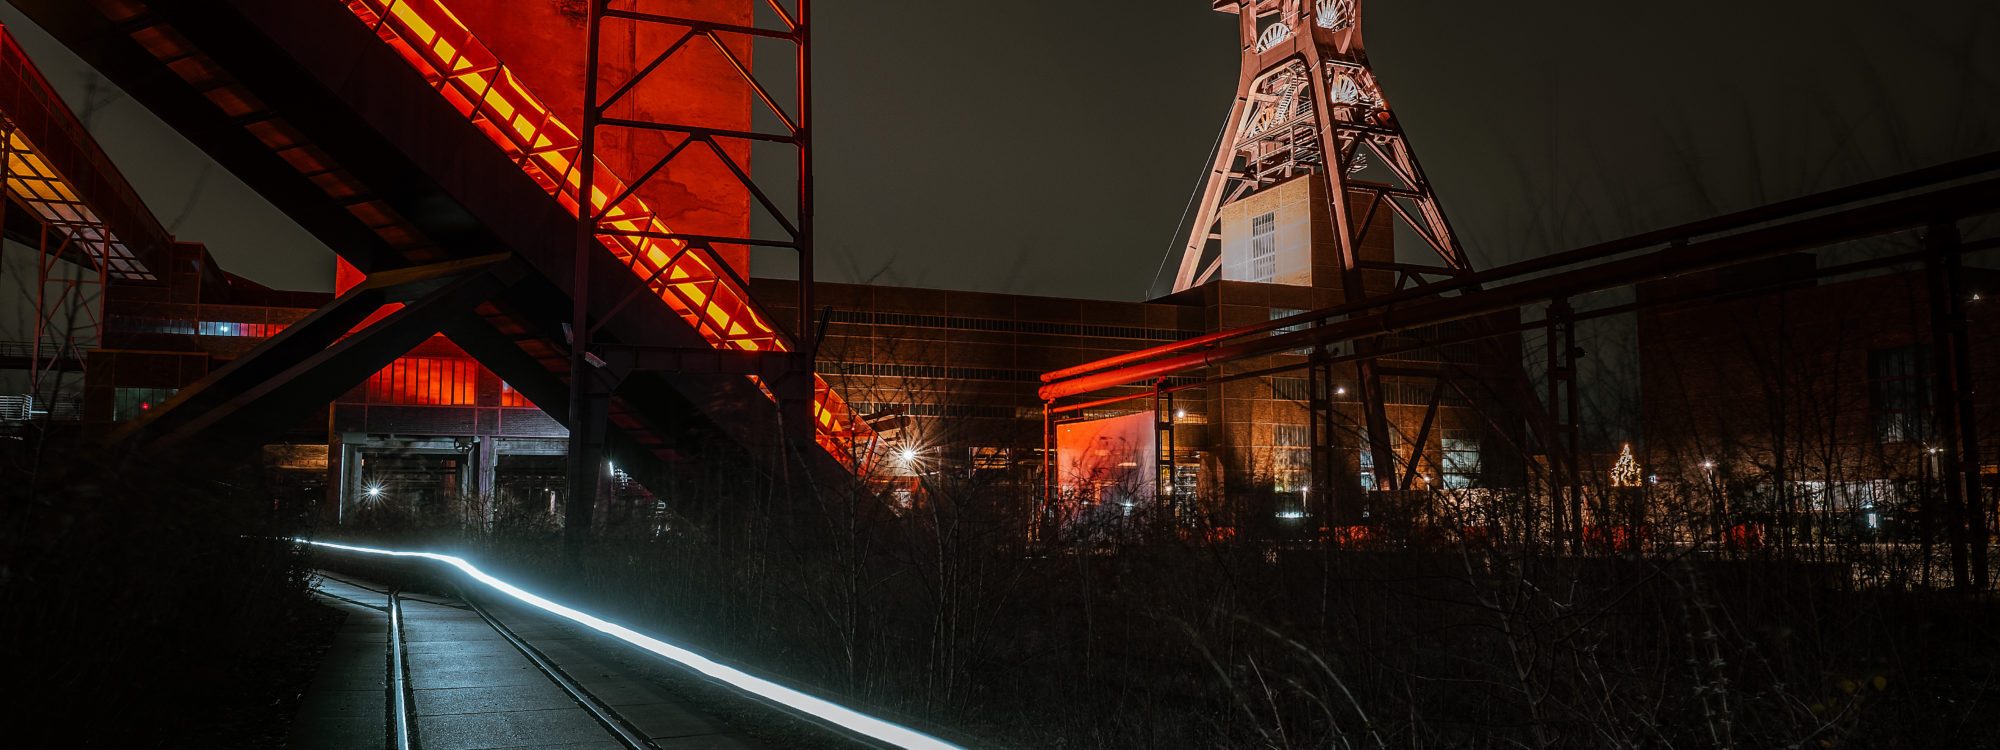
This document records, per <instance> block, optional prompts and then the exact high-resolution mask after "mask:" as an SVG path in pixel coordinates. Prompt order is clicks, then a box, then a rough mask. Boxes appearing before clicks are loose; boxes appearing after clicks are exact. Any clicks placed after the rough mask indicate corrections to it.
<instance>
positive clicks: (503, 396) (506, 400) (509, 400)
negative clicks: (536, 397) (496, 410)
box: [500, 380, 535, 407]
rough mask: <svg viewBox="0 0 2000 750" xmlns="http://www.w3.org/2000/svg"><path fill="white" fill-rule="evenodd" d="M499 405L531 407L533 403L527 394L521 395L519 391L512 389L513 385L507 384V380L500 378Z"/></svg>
mask: <svg viewBox="0 0 2000 750" xmlns="http://www.w3.org/2000/svg"><path fill="white" fill-rule="evenodd" d="M500 405H501V406H511V407H533V406H534V405H535V404H534V402H532V401H529V400H528V397H527V396H523V395H521V392H520V391H517V390H514V386H512V385H508V384H507V381H505V380H502V381H500Z"/></svg>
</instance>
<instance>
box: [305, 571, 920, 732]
mask: <svg viewBox="0 0 2000 750" xmlns="http://www.w3.org/2000/svg"><path fill="white" fill-rule="evenodd" d="M293 541H296V542H299V543H302V544H310V545H313V546H316V547H326V548H328V549H337V550H345V551H348V552H361V553H366V554H371V555H386V556H389V557H419V558H423V559H426V560H435V561H437V562H441V563H444V564H446V565H450V566H452V567H454V568H457V569H459V571H460V572H463V573H465V574H466V575H468V576H471V577H472V579H473V580H476V581H478V582H480V583H483V584H486V585H487V586H488V587H490V588H492V589H493V590H495V591H498V592H500V593H503V594H506V595H508V596H511V597H514V598H515V599H518V600H520V601H522V602H524V603H526V604H529V605H532V606H534V607H536V608H539V609H541V610H543V611H545V612H548V613H550V614H553V615H556V616H558V617H561V618H563V619H566V620H569V621H571V622H575V623H577V624H579V625H582V626H584V627H587V628H590V629H592V630H595V631H597V632H600V633H603V634H605V635H608V636H611V637H613V638H617V639H618V640H621V641H624V642H626V643H630V644H632V645H634V646H638V647H639V648H642V649H645V650H647V651H651V652H653V653H655V654H658V655H660V656H663V657H666V658H667V659H670V660H672V661H673V662H675V663H677V664H680V665H681V666H684V667H687V668H688V669H692V670H694V671H696V672H700V673H701V674H703V675H706V676H707V677H708V678H709V679H712V680H715V681H717V682H721V683H723V684H725V685H728V686H730V687H733V688H736V689H737V690H741V691H743V692H746V693H749V694H751V695H754V696H757V697H759V698H763V699H764V700H767V701H770V702H772V703H776V704H778V705H780V706H784V707H786V708H789V709H791V710H794V711H797V712H799V713H803V714H806V715H808V716H812V717H814V718H817V719H820V720H822V721H826V722H828V723H831V724H833V725H835V726H838V727H840V728H842V729H846V730H848V731H850V732H853V733H855V734H858V735H861V736H863V737H867V738H869V739H872V740H876V741H879V742H885V743H888V744H890V745H894V746H896V747H909V748H957V747H958V746H957V745H953V744H951V743H949V742H945V741H944V740H941V739H938V738H936V737H932V736H930V735H927V734H924V733H922V732H919V731H917V730H914V729H910V728H908V727H904V726H900V725H897V724H893V723H890V722H887V721H883V720H881V719H877V718H875V717H873V716H869V715H867V714H864V713H861V712H859V711H855V710H854V709H851V708H847V707H845V706H841V705H839V704H836V703H833V702H831V701H828V700H826V699H823V698H817V697H814V696H811V695H807V694H805V693H802V692H799V691H797V690H793V689H792V688H788V687H785V686H783V685H780V684H778V683H775V682H772V681H770V680H766V679H763V678H761V677H757V676H754V675H751V674H748V673H746V672H743V671H742V670H738V669H735V668H733V667H729V666H727V665H724V664H720V663H717V662H716V661H714V660H712V659H709V658H708V657H706V656H702V655H701V654H697V653H695V652H693V651H689V650H687V649H684V648H681V647H679V646H676V645H674V644H671V643H668V642H666V641H662V640H660V639H658V638H654V637H652V636H650V635H646V634H645V633H641V632H639V631H636V630H633V629H631V628H628V627H625V626H623V625H619V624H618V623H615V622H610V621H608V620H604V619H602V618H599V617H597V616H595V615H592V614H590V613H587V612H582V611H578V610H575V609H571V608H569V607H565V606H563V605H561V604H557V603H555V602H552V601H549V600H547V599H544V598H542V597H540V596H537V595H535V594H532V593H529V592H528V591H526V590H523V589H521V588H520V587H518V586H515V585H514V584H511V583H508V582H506V581H502V580H500V579H498V578H494V577H493V576H491V575H488V574H487V573H486V571H483V570H480V569H479V568H477V567H474V566H473V564H472V563H469V562H466V561H465V558H461V557H453V556H451V555H441V554H438V553H436V552H407V551H403V550H390V549H376V548H373V547H355V546H351V545H346V544H334V543H332V542H318V541H313V540H311V539H294V540H293Z"/></svg>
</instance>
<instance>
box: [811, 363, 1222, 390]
mask: <svg viewBox="0 0 2000 750" xmlns="http://www.w3.org/2000/svg"><path fill="white" fill-rule="evenodd" d="M829 364H830V365H831V366H832V368H833V369H831V370H822V371H821V372H822V373H826V374H835V375H861V376H870V377H886V378H937V379H948V380H1004V381H1010V382H1018V383H1035V382H1040V381H1041V379H1042V373H1041V371H1040V370H1017V369H1007V368H998V367H946V366H944V365H904V364H894V363H876V362H832V363H829ZM1201 380H1202V379H1201V378H1197V377H1188V376H1178V377H1170V378H1167V385H1169V386H1177V385H1193V384H1196V383H1200V382H1201Z"/></svg>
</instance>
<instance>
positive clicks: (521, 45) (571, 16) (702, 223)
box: [334, 0, 761, 406]
mask: <svg viewBox="0 0 2000 750" xmlns="http://www.w3.org/2000/svg"><path fill="white" fill-rule="evenodd" d="M752 2H753V0H681V1H680V2H676V3H674V4H673V5H674V7H673V8H672V11H673V12H674V13H677V14H683V15H687V16H693V17H699V18H705V19H716V20H725V21H728V22H733V23H742V24H746V25H747V24H749V23H750V22H751V21H752V16H753V12H752ZM446 6H447V7H449V8H450V9H451V11H452V13H453V14H455V15H457V16H458V18H459V19H460V20H461V21H463V22H464V23H465V26H466V28H469V29H471V30H472V32H473V34H475V35H477V36H478V37H479V39H480V41H482V42H484V43H485V44H486V46H487V47H489V48H490V49H492V50H493V52H494V53H495V54H497V55H498V56H499V57H500V59H501V60H502V61H503V62H505V63H506V64H507V66H508V67H509V69H511V70H512V71H513V72H514V74H515V75H516V76H519V77H520V78H521V79H522V81H523V82H524V83H525V84H526V85H527V86H528V88H529V89H530V90H531V91H533V92H534V94H535V95H536V97H538V98H539V99H541V101H542V102H543V103H544V104H546V105H547V106H548V107H549V108H550V109H551V110H553V111H554V112H555V113H556V114H557V115H558V116H560V117H561V118H562V119H563V120H564V121H565V122H567V123H569V124H570V126H571V127H572V128H580V127H581V125H582V122H583V85H584V45H585V37H584V26H583V19H582V17H581V15H580V9H581V7H582V3H580V2H565V1H564V0H446ZM606 30H607V33H605V34H604V35H603V41H602V50H601V56H602V58H603V60H604V63H605V64H604V66H603V68H602V75H603V81H601V82H600V84H599V85H600V86H601V87H603V88H602V89H601V90H602V91H605V92H606V93H608V92H609V90H610V89H612V88H614V87H616V86H617V85H618V82H622V81H623V79H624V78H625V77H627V76H630V75H631V73H632V71H634V70H636V69H638V68H639V67H640V66H643V65H644V64H646V63H647V62H649V61H651V60H652V56H653V55H657V54H658V53H659V52H660V51H662V50H664V49H665V48H666V47H667V45H670V44H672V43H673V41H674V40H675V39H676V38H678V37H679V35H680V33H681V31H682V29H679V28H675V27H668V26H662V25H658V24H644V25H621V24H617V23H611V24H607V26H606ZM724 38H725V40H727V41H729V42H730V43H731V45H732V46H731V50H732V51H733V52H734V53H735V54H736V55H737V57H738V58H739V59H742V60H744V61H746V62H748V61H749V60H750V55H751V53H750V49H749V44H748V43H747V42H746V41H744V40H742V39H741V38H734V39H731V38H729V37H727V36H725V37H724ZM690 46H691V47H693V48H694V51H696V52H698V53H699V54H692V55H691V54H688V53H687V52H683V53H680V54H677V55H675V56H674V58H673V59H672V60H671V61H670V62H669V63H668V64H666V65H662V66H661V67H660V69H658V70H657V71H655V72H654V73H653V74H652V75H651V76H649V77H648V79H647V82H646V83H645V84H644V85H641V86H639V87H637V88H635V89H633V91H632V92H631V93H630V94H628V95H627V96H626V97H625V99H624V102H628V103H621V105H620V106H619V107H618V108H616V109H615V110H614V111H613V112H611V114H612V115H613V116H616V117H624V118H631V119H637V120H652V121H668V122H677V123H682V124H696V125H705V126H709V127H717V128H731V129H738V130H745V129H748V128H749V127H750V112H751V106H752V105H753V103H754V102H753V101H752V100H751V93H750V91H749V89H748V88H747V87H745V86H743V85H742V84H741V83H740V80H741V79H740V78H739V77H738V76H737V74H736V72H735V71H734V69H732V68H731V67H730V65H729V63H728V61H727V60H726V59H725V58H723V57H722V56H721V54H719V53H717V52H715V51H714V50H713V48H712V46H711V45H710V44H709V43H708V42H706V41H705V40H699V39H698V40H694V41H693V42H691V43H690ZM641 55H644V57H643V59H642V58H641ZM758 106H761V105H758ZM598 137H599V140H598V147H597V149H598V150H597V158H598V159H600V160H601V161H603V163H604V164H605V165H606V166H608V167H610V168H611V169H612V170H613V171H614V172H616V173H617V174H618V175H620V176H621V177H624V178H625V179H628V180H629V179H635V178H637V177H638V176H639V175H640V174H641V173H643V172H644V171H645V170H646V169H647V168H649V167H651V166H652V164H653V163H654V162H655V161H656V160H658V159H659V158H660V157H662V156H665V155H666V154H667V152H668V151H669V150H670V149H671V148H672V145H673V144H674V143H676V142H678V138H679V136H677V135H670V134H667V133H660V132H652V131H637V130H626V129H602V130H599V131H598ZM724 146H725V148H727V149H728V150H729V152H730V155H731V156H732V157H733V158H734V159H735V160H736V162H737V163H738V164H740V165H742V166H743V167H744V168H746V169H748V168H749V166H750V150H749V147H748V145H747V144H743V143H727V142H725V143H724ZM640 195H641V197H642V198H644V199H645V201H646V202H647V203H648V204H649V205H651V206H652V207H653V209H654V210H656V211H658V212H659V213H660V218H661V220H662V221H664V222H665V223H666V224H667V226H669V227H672V228H673V229H674V231H677V232H691V233H697V234H721V235H744V234H747V233H748V232H749V224H750V197H749V194H748V193H747V192H745V191H744V189H743V188H742V186H741V184H740V183H739V182H738V181H737V180H736V178H735V177H734V176H733V175H732V174H730V172H729V170H728V168H727V167H724V166H723V165H722V163H721V162H720V161H718V160H716V159H715V158H714V157H713V156H712V155H710V154H707V153H706V152H705V149H700V148H690V149H687V150H685V151H683V153H682V155H681V156H679V157H678V158H676V159H675V160H674V161H673V162H672V163H671V164H669V165H668V166H667V167H666V168H665V169H663V170H662V171H661V173H660V174H659V175H658V176H656V177H654V178H652V179H651V180H650V181H648V182H647V184H646V185H645V186H644V187H643V188H642V189H641V190H640ZM717 250H718V251H719V254H720V255H721V256H722V258H723V260H725V261H726V262H728V263H729V264H730V265H731V266H732V267H734V268H735V270H736V272H737V273H738V274H740V275H742V276H744V277H746V278H747V277H748V276H749V272H750V269H749V253H748V251H747V250H746V249H744V248H728V247H719V248H717ZM337 263H338V265H337V266H336V269H335V276H334V291H335V293H336V294H339V293H344V292H346V291H347V290H349V289H352V288H353V287H354V286H355V285H356V284H359V283H361V281H362V279H364V278H366V276H365V275H364V274H362V273H361V272H360V271H359V270H358V269H356V268H354V267H353V266H352V265H349V264H348V263H347V262H346V261H344V260H337ZM393 310H394V306H392V307H389V308H385V309H384V310H382V311H379V312H377V313H375V314H374V315H372V316H370V317H369V318H368V320H367V322H365V323H363V325H367V324H368V323H373V322H374V321H376V320H379V319H381V318H382V317H383V316H385V315H388V314H389V313H390V312H393ZM425 349H426V350H427V351H430V352H431V353H433V354H438V353H443V354H444V356H443V357H437V356H430V357H403V358H401V359H398V360H396V362H395V363H394V364H392V365H390V366H389V367H388V368H385V369H384V370H382V371H381V372H380V373H377V374H376V375H375V376H374V377H372V378H370V380H369V381H368V384H367V385H366V386H365V387H364V388H363V389H362V392H361V395H362V397H363V399H364V400H365V401H366V402H368V403H382V404H428V405H469V404H471V403H472V402H473V400H474V390H475V389H474V387H473V383H474V381H475V378H476V377H477V373H478V372H480V370H479V368H478V365H477V364H476V363H474V362H473V361H472V360H471V359H470V357H468V356H466V355H464V354H463V353H462V352H457V353H456V356H453V354H451V353H450V352H451V351H452V350H455V349H456V347H450V346H449V345H448V342H445V341H443V340H442V337H437V338H433V339H432V341H431V342H429V343H428V344H426V345H425ZM440 349H444V350H445V352H439V351H438V350H440ZM461 358H463V359H462V360H461ZM500 402H501V403H500V405H502V406H530V405H531V404H529V403H528V402H527V400H526V399H524V398H522V397H521V395H520V394H519V393H517V392H515V391H513V390H512V389H510V388H506V387H504V384H503V387H502V389H501V394H500Z"/></svg>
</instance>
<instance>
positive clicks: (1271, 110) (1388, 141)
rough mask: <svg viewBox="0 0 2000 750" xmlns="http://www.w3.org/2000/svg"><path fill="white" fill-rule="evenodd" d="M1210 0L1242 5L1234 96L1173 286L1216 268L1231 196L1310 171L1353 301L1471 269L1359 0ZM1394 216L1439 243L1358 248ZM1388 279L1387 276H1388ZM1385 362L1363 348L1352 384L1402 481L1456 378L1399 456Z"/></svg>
mask: <svg viewBox="0 0 2000 750" xmlns="http://www.w3.org/2000/svg"><path fill="white" fill-rule="evenodd" d="M1214 7H1215V9H1216V10H1217V11H1220V12H1225V13H1234V14H1236V16H1237V20H1238V24H1237V26H1238V33H1239V38H1240V41H1241V44H1242V51H1243V61H1242V69H1241V73H1240V75H1239V77H1238V79H1237V86H1236V98H1235V104H1234V105H1233V106H1232V107H1231V109H1230V113H1229V119H1228V121H1227V122H1226V123H1225V126H1224V128H1223V132H1222V136H1221V138H1220V140H1219V141H1218V143H1217V146H1218V148H1217V151H1216V154H1215V160H1214V163H1213V165H1212V167H1211V169H1210V170H1209V172H1208V173H1207V175H1206V178H1205V183H1206V184H1205V186H1204V187H1203V190H1202V194H1201V197H1200V199H1199V204H1198V207H1199V208H1198V213H1196V216H1195V223H1194V225H1193V227H1192V228H1191V230H1190V231H1189V233H1188V240H1187V244H1186V245H1185V246H1184V248H1183V249H1182V254H1181V259H1180V264H1179V271H1178V273H1177V274H1176V275H1175V278H1174V291H1176V292H1179V291H1183V290H1186V289H1189V288H1191V287H1195V286H1199V285H1201V284H1204V283H1207V282H1209V281H1210V280H1213V279H1215V278H1216V277H1217V276H1218V275H1219V273H1218V272H1219V271H1220V270H1221V268H1222V264H1223V258H1222V255H1223V254H1222V252H1221V244H1222V228H1221V223H1222V213H1223V207H1224V206H1227V205H1229V204H1230V203H1233V202H1235V201H1237V200H1239V199H1242V198H1244V197H1246V196H1249V195H1251V194H1253V193H1256V192H1257V191H1259V190H1261V189H1264V188H1266V187H1270V186H1273V185H1276V184H1278V183H1281V182H1285V181H1287V180H1291V179H1293V178H1297V177H1301V176H1308V175H1310V176H1316V177H1318V178H1320V179H1323V180H1325V184H1324V188H1325V196H1326V206H1325V210H1326V211H1328V212H1329V214H1330V219H1331V221H1330V223H1329V226H1331V227H1332V228H1333V234H1334V235H1335V236H1334V240H1335V245H1336V248H1335V249H1336V253H1337V260H1338V266H1339V268H1338V285H1339V288H1340V290H1341V292H1342V297H1343V298H1344V300H1345V301H1346V302H1347V303H1357V302H1362V301H1365V300H1367V299H1369V298H1370V297H1371V296H1379V295H1382V294H1385V293H1389V292H1396V291H1402V290H1405V289H1409V288H1412V287H1421V286H1423V285H1425V284H1428V283H1431V282H1434V281H1439V280H1443V279H1447V278H1451V277H1454V276H1458V275H1461V274H1464V273H1468V272H1469V271H1470V270H1471V269H1470V266H1469V264H1468V263H1467V261H1466V257H1465V253H1464V251H1463V249H1462V248H1461V247H1460V246H1459V243H1458V238H1457V236H1456V235H1455V234H1454V233H1453V232H1452V229H1451V224H1450V223H1449V222H1448V221H1446V219H1445V216H1444V212H1443V210H1442V209H1440V208H1439V205H1438V200H1437V196H1436V194H1435V193H1433V192H1432V190H1431V186H1430V182H1429V181H1428V180H1426V179H1425V177H1424V172H1423V169H1422V168H1421V167H1419V166H1418V164H1417V159H1416V155H1415V153H1414V152H1413V151H1412V150H1411V149H1410V146H1409V141H1408V139H1407V138H1406V137H1405V136H1404V134H1403V129H1402V126H1401V125H1400V124H1399V123H1398V122H1397V120H1396V116H1395V114H1394V112H1393V111H1392V110H1390V108H1389V105H1388V101H1387V100H1386V99H1385V98H1384V97H1383V95H1382V89H1381V87H1380V86H1379V85H1378V84H1377V82H1376V79H1375V73H1374V71H1373V70H1372V69H1371V68H1370V67H1369V64H1368V55H1367V53H1366V51H1365V50H1364V49H1363V46H1362V41H1361V4H1360V0H1250V1H1248V2H1229V1H1226V0H1216V2H1215V3H1214ZM1384 211H1387V212H1391V213H1392V215H1393V216H1394V217H1395V218H1394V220H1391V221H1389V222H1386V223H1385V222H1379V221H1376V219H1377V217H1378V214H1380V213H1381V212H1384ZM1399 224H1400V225H1401V226H1403V227H1405V228H1407V229H1408V230H1409V231H1410V232H1411V233H1413V234H1414V235H1415V236H1417V237H1418V238H1420V239H1421V240H1422V242H1423V243H1424V244H1425V245H1426V246H1428V247H1429V248H1430V249H1431V250H1432V254H1431V255H1426V256H1423V257H1425V258H1426V261H1427V262H1417V263H1412V262H1405V261H1403V260H1402V259H1399V258H1395V257H1390V258H1386V259H1384V258H1381V257H1379V256H1378V257H1375V258H1373V259H1370V258H1367V257H1365V256H1364V253H1363V252H1362V245H1363V243H1364V242H1370V241H1373V242H1374V243H1377V244H1382V243H1385V242H1387V241H1389V240H1390V239H1391V238H1388V237H1373V238H1371V237H1370V236H1369V233H1370V231H1371V228H1372V231H1375V232H1383V231H1389V232H1394V231H1395V227H1396V226H1397V225H1399ZM1433 257H1434V260H1431V258H1433ZM1390 278H1393V279H1394V283H1393V286H1390V285H1385V284H1384V283H1383V282H1384V281H1385V280H1387V279H1390ZM1370 282H1373V283H1372V284H1371V283H1370ZM1377 346H1379V342H1357V345H1356V348H1357V351H1358V352H1366V351H1368V350H1370V349H1374V348H1376V347H1377ZM1321 354H1322V355H1323V352H1322V353H1321ZM1322 359H1324V357H1323V356H1317V355H1316V356H1315V357H1314V360H1315V365H1314V367H1313V370H1314V376H1315V377H1313V378H1312V382H1313V383H1314V385H1313V388H1314V390H1315V392H1314V393H1313V394H1312V396H1311V398H1310V404H1309V405H1310V407H1311V413H1312V425H1311V426H1312V428H1313V434H1312V444H1313V450H1314V457H1313V461H1312V462H1313V465H1314V468H1313V474H1314V475H1315V477H1314V480H1313V484H1315V485H1318V486H1321V487H1327V486H1329V484H1330V483H1331V478H1332V476H1333V474H1334V471H1335V470H1334V468H1333V463H1334V462H1335V461H1336V459H1335V457H1334V454H1333V450H1332V448H1331V445H1330V438H1331V435H1332V434H1334V432H1335V430H1336V429H1337V428H1336V425H1335V424H1334V422H1335V420H1334V417H1333V407H1332V394H1331V393H1330V392H1329V393H1321V392H1319V391H1320V390H1323V389H1324V390H1330V389H1331V388H1332V387H1333V386H1332V383H1333V382H1334V377H1333V374H1332V372H1331V371H1330V368H1329V367H1328V366H1327V365H1326V364H1324V363H1321V362H1320V360H1322ZM1383 374H1384V373H1383V372H1381V367H1380V365H1379V364H1378V363H1377V362H1376V361H1375V360H1374V359H1371V358H1363V359H1360V360H1358V361H1357V362H1356V373H1355V375H1356V379H1357V381H1358V385H1359V393H1357V394H1355V395H1356V396H1357V397H1358V400H1359V401H1360V402H1361V407H1362V409H1361V420H1360V421H1361V422H1362V423H1363V424H1364V425H1365V434H1366V435H1367V436H1368V438H1367V441H1368V446H1367V447H1368V452H1369V454H1370V456H1371V457H1372V458H1373V464H1374V472H1373V473H1374V479H1375V485H1374V486H1375V487H1377V488H1381V489H1391V490H1405V489H1409V488H1410V484H1411V480H1412V479H1413V478H1414V477H1415V476H1416V471H1415V469H1416V467H1417V465H1418V462H1419V460H1420V457H1421V454H1422V451H1423V444H1422V442H1423V440H1424V439H1425V437H1424V435H1425V434H1427V433H1428V432H1429V431H1430V425H1431V423H1432V421H1433V418H1434V416H1435V414H1436V410H1437V405H1438V400H1439V398H1440V397H1441V395H1442V394H1443V393H1444V392H1445V391H1446V390H1447V388H1448V386H1447V384H1446V382H1445V381H1444V379H1442V378H1433V380H1434V382H1433V383H1432V384H1431V387H1430V388H1429V389H1428V390H1429V391H1430V392H1431V394H1432V396H1431V398H1430V403H1429V405H1428V406H1429V408H1428V410H1427V415H1426V416H1425V418H1424V420H1423V424H1424V427H1423V429H1422V430H1421V431H1420V432H1421V433H1423V434H1420V435H1419V437H1418V439H1417V441H1418V442H1417V443H1416V444H1415V445H1413V446H1412V447H1411V450H1410V453H1409V455H1408V456H1397V455H1395V451H1394V450H1393V448H1392V447H1391V442H1392V441H1391V440H1390V438H1389V435H1388V433H1389V431H1390V429H1391V425H1390V424H1389V422H1388V420H1387V417H1386V415H1385V413H1384V397H1383V386H1382V377H1383ZM1450 389H1451V390H1461V391H1462V390H1463V389H1461V388H1458V387H1456V386H1451V387H1450Z"/></svg>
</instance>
